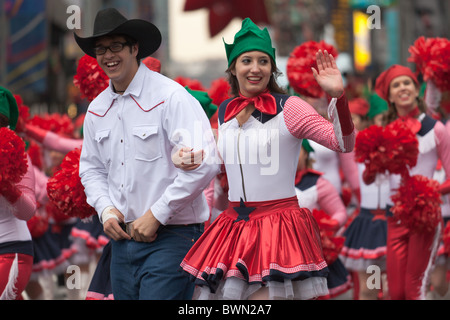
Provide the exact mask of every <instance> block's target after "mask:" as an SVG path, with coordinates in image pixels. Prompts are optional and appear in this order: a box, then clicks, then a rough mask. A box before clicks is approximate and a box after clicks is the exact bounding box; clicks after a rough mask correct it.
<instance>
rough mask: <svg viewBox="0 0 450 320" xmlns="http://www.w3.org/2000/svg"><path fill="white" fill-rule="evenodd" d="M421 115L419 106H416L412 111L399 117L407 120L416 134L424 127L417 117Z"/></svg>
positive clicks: (404, 120)
mask: <svg viewBox="0 0 450 320" xmlns="http://www.w3.org/2000/svg"><path fill="white" fill-rule="evenodd" d="M419 115H420V110H419V108H417V107H416V108H414V109H413V110H412V111H410V112H409V113H408V114H407V115H406V116H402V117H399V119H400V120H401V121H403V122H405V123H406V124H407V125H408V127H409V128H410V129H411V130H412V132H414V134H416V133H417V132H419V131H420V128H421V127H422V124H421V123H420V121H419V120H418V119H417V117H418V116H419Z"/></svg>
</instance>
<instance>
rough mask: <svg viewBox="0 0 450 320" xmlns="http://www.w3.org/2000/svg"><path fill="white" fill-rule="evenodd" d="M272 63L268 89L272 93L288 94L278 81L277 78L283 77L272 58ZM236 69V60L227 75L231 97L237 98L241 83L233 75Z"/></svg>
mask: <svg viewBox="0 0 450 320" xmlns="http://www.w3.org/2000/svg"><path fill="white" fill-rule="evenodd" d="M270 63H271V65H272V70H271V72H272V75H271V76H270V80H269V83H268V85H267V88H268V89H269V91H270V92H273V93H281V94H286V90H284V89H282V88H281V87H280V86H279V85H278V83H277V81H276V80H277V78H278V77H279V76H280V75H281V72H280V70H278V68H277V65H276V64H275V62H274V61H273V59H272V58H270ZM235 67H236V59H234V61H233V62H231V64H230V66H229V67H228V69H227V70H226V71H225V73H226V74H227V79H228V83H229V84H230V86H231V95H232V96H235V97H236V96H238V95H239V82H238V80H237V78H236V76H235V75H233V74H232V73H231V70H233V69H234V68H235Z"/></svg>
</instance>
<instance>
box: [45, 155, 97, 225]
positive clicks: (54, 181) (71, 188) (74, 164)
mask: <svg viewBox="0 0 450 320" xmlns="http://www.w3.org/2000/svg"><path fill="white" fill-rule="evenodd" d="M80 154H81V150H80V149H78V148H76V149H74V150H73V151H70V152H69V153H67V155H66V156H65V157H64V159H63V161H62V163H61V168H60V170H58V171H57V172H56V173H55V174H54V175H53V177H51V178H50V179H49V180H48V183H47V194H48V197H49V199H50V201H51V202H52V203H53V204H54V205H55V206H56V207H57V208H58V209H59V210H60V211H61V212H63V213H64V214H65V215H66V216H69V217H78V218H81V219H84V218H88V217H90V216H92V215H94V214H96V211H95V209H94V208H93V207H91V206H90V205H89V204H88V203H87V202H86V194H85V193H84V186H83V185H82V184H81V180H80V177H79V162H80Z"/></svg>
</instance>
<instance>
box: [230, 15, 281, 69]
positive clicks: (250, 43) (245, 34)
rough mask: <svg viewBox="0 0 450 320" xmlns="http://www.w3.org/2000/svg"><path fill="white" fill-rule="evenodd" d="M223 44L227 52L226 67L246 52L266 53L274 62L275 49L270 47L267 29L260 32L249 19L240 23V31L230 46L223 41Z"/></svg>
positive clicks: (270, 41)
mask: <svg viewBox="0 0 450 320" xmlns="http://www.w3.org/2000/svg"><path fill="white" fill-rule="evenodd" d="M222 40H223V39H222ZM223 43H224V44H225V51H226V52H227V58H228V67H229V66H230V65H231V63H232V62H233V60H234V59H236V58H237V57H239V56H240V55H241V54H243V53H244V52H248V51H261V52H264V53H267V54H268V55H269V56H270V57H271V58H272V59H273V61H274V62H275V48H273V47H272V40H271V39H270V35H269V31H267V28H264V29H263V30H261V29H260V28H259V27H258V26H257V25H256V24H254V23H253V21H252V20H250V18H245V19H244V21H242V27H241V30H239V31H238V32H237V33H236V35H235V36H234V42H233V43H232V44H228V43H226V42H225V40H223Z"/></svg>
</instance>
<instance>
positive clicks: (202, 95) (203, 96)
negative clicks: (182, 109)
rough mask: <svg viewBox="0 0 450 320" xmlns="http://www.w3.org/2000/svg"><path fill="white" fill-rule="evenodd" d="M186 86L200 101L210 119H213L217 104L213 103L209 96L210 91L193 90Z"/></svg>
mask: <svg viewBox="0 0 450 320" xmlns="http://www.w3.org/2000/svg"><path fill="white" fill-rule="evenodd" d="M185 88H186V90H187V91H188V92H189V93H190V94H191V95H192V96H193V97H194V98H195V99H197V101H198V102H200V104H201V106H202V108H203V110H205V113H206V115H207V116H208V119H211V117H212V116H213V114H214V113H215V112H216V111H217V106H216V105H215V104H213V103H212V99H211V98H210V97H209V95H208V93H207V92H205V91H198V90H191V89H189V88H188V87H185Z"/></svg>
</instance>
